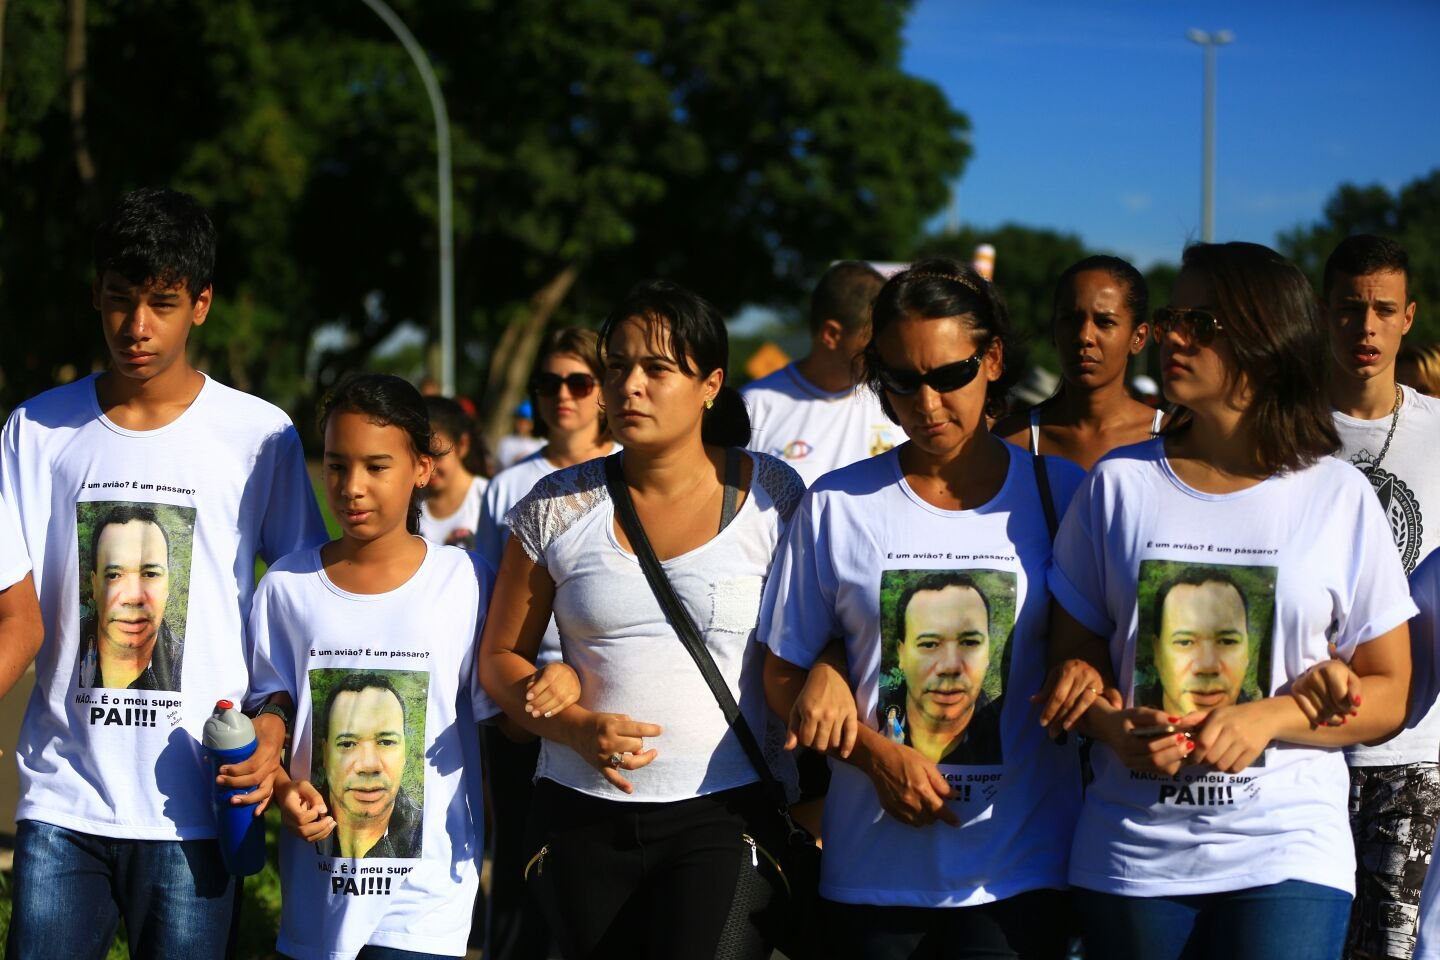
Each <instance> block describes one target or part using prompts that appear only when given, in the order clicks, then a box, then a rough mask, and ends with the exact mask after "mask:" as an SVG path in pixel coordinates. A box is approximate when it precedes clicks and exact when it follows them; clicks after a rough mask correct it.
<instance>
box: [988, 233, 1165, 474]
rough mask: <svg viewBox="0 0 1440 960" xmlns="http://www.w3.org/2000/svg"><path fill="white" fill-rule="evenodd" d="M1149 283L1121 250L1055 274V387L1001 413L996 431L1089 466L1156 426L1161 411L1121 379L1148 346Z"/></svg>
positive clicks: (1152, 432) (1036, 450)
mask: <svg viewBox="0 0 1440 960" xmlns="http://www.w3.org/2000/svg"><path fill="white" fill-rule="evenodd" d="M1148 297H1149V292H1148V288H1147V287H1146V285H1145V278H1144V277H1143V276H1141V274H1140V271H1139V270H1136V269H1135V268H1134V267H1133V266H1131V265H1130V264H1129V263H1127V262H1126V261H1124V260H1121V259H1120V258H1119V257H1108V256H1094V257H1086V258H1085V259H1084V260H1081V261H1080V262H1079V263H1076V264H1074V265H1072V266H1071V267H1070V268H1069V269H1067V270H1066V271H1065V272H1064V273H1062V274H1061V275H1060V279H1059V281H1058V282H1057V283H1056V284H1055V302H1054V306H1053V309H1052V312H1051V315H1050V336H1051V339H1052V340H1053V342H1054V344H1055V349H1056V350H1057V351H1058V352H1059V354H1060V378H1061V379H1060V389H1059V390H1057V391H1056V392H1055V395H1054V396H1052V397H1051V398H1050V399H1048V400H1046V401H1044V402H1043V403H1040V404H1039V405H1037V406H1034V407H1031V408H1030V409H1029V410H1022V411H1020V412H1018V413H1015V414H1012V415H1010V416H1008V417H1006V418H1005V419H1003V420H1001V421H1000V422H999V423H997V424H996V425H995V432H996V433H997V434H999V435H1000V436H1002V437H1004V438H1005V439H1006V440H1008V441H1009V442H1010V443H1013V444H1016V445H1017V446H1021V447H1025V448H1027V449H1029V451H1030V452H1031V453H1042V452H1043V453H1049V454H1054V455H1055V456H1060V457H1064V458H1065V459H1067V460H1070V461H1072V462H1074V463H1078V464H1080V466H1082V467H1084V468H1085V469H1086V470H1089V469H1090V468H1091V467H1093V466H1095V462H1096V461H1097V460H1099V459H1100V458H1101V457H1103V456H1104V455H1105V454H1107V453H1109V452H1110V451H1111V450H1113V449H1115V448H1116V447H1123V446H1126V445H1127V444H1131V443H1139V442H1141V441H1142V440H1146V439H1148V438H1150V437H1153V436H1155V434H1157V433H1159V432H1160V424H1161V421H1162V418H1163V417H1164V414H1163V412H1161V411H1159V410H1155V409H1152V408H1151V407H1149V406H1148V405H1146V404H1143V403H1141V402H1140V401H1139V400H1136V399H1135V398H1134V397H1133V396H1132V395H1131V393H1130V390H1129V389H1128V388H1127V386H1126V376H1127V374H1128V373H1129V370H1130V358H1131V357H1133V356H1135V355H1136V354H1138V353H1139V352H1140V351H1141V349H1143V348H1144V346H1145V338H1146V334H1147V332H1148V331H1149V326H1148V324H1147V323H1146V316H1145V313H1146V310H1147V308H1148Z"/></svg>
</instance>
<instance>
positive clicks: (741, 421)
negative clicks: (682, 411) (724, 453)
mask: <svg viewBox="0 0 1440 960" xmlns="http://www.w3.org/2000/svg"><path fill="white" fill-rule="evenodd" d="M700 439H701V440H703V441H705V442H706V443H709V444H713V445H714V446H717V447H748V446H750V410H749V408H748V407H746V406H745V399H744V398H743V397H741V396H740V391H739V390H736V389H735V388H734V387H732V386H730V385H729V384H725V385H722V386H721V387H720V392H719V393H717V394H716V395H715V406H713V407H711V408H710V409H709V410H706V411H705V419H704V420H703V421H702V422H701V424H700Z"/></svg>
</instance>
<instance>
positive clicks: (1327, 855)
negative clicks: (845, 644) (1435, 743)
mask: <svg viewBox="0 0 1440 960" xmlns="http://www.w3.org/2000/svg"><path fill="white" fill-rule="evenodd" d="M1151 330H1152V332H1153V333H1154V334H1155V335H1156V337H1157V338H1158V342H1159V345H1160V350H1161V359H1162V363H1163V376H1164V389H1165V397H1166V399H1167V400H1169V401H1170V402H1172V403H1174V404H1177V405H1178V406H1179V407H1180V408H1181V410H1180V411H1179V413H1178V414H1177V416H1176V418H1175V420H1174V421H1173V422H1172V424H1171V425H1170V426H1168V427H1167V428H1166V430H1165V431H1164V433H1163V435H1162V436H1161V437H1160V438H1157V439H1155V440H1153V441H1150V442H1149V443H1144V444H1139V445H1136V446H1132V447H1128V448H1125V449H1123V450H1119V451H1116V452H1114V453H1112V454H1111V455H1110V456H1108V457H1106V458H1105V459H1103V460H1102V461H1100V463H1099V464H1098V465H1097V466H1096V467H1095V469H1094V470H1093V471H1092V472H1091V473H1090V474H1089V475H1088V476H1087V477H1086V479H1085V481H1084V483H1082V484H1081V487H1080V490H1079V492H1078V493H1077V494H1076V496H1075V499H1074V501H1073V502H1072V504H1071V506H1070V510H1069V512H1068V514H1067V515H1066V517H1065V520H1064V523H1063V524H1062V526H1061V530H1060V535H1059V537H1058V538H1057V540H1056V544H1055V560H1054V565H1053V567H1052V569H1051V574H1050V587H1051V590H1052V591H1053V593H1054V594H1055V597H1056V600H1057V602H1058V608H1057V611H1056V614H1055V627H1054V632H1053V649H1052V654H1054V655H1078V656H1085V657H1088V658H1089V659H1090V660H1091V662H1092V664H1094V665H1095V666H1096V667H1097V669H1100V670H1101V671H1102V672H1104V673H1106V674H1112V673H1113V675H1115V676H1116V677H1117V678H1118V687H1119V689H1120V691H1121V693H1122V694H1123V698H1124V703H1125V705H1126V706H1125V707H1124V708H1117V707H1115V706H1114V705H1113V704H1112V703H1110V702H1109V701H1105V700H1100V701H1097V702H1096V703H1095V704H1093V705H1092V706H1091V707H1090V708H1089V710H1088V712H1087V713H1086V715H1085V717H1084V718H1083V720H1082V729H1085V730H1086V732H1087V733H1089V734H1090V735H1092V736H1093V737H1095V738H1096V739H1097V740H1099V741H1100V745H1099V746H1098V747H1097V749H1096V750H1095V753H1094V763H1095V781H1094V783H1092V784H1091V785H1090V788H1089V789H1088V790H1087V792H1086V795H1085V801H1084V805H1083V807H1082V810H1081V815H1080V822H1079V825H1078V827H1077V829H1076V832H1075V845H1074V848H1073V850H1072V854H1071V858H1070V882H1071V884H1072V885H1073V886H1074V887H1076V888H1077V891H1076V897H1077V906H1079V908H1080V913H1081V915H1082V917H1083V918H1084V922H1085V928H1086V931H1085V935H1086V943H1087V951H1089V952H1091V953H1093V954H1094V955H1095V956H1101V957H1106V958H1107V960H1127V958H1135V960H1139V958H1144V960H1171V958H1179V957H1185V958H1222V957H1223V958H1226V960H1231V958H1236V960H1249V958H1254V960H1260V958H1273V957H1279V956H1284V957H1288V958H1290V960H1312V958H1313V960H1333V958H1337V957H1339V956H1340V952H1341V949H1342V945H1343V942H1344V936H1345V926H1346V921H1347V919H1348V917H1349V903H1350V897H1351V894H1352V892H1353V885H1354V867H1355V865H1354V860H1353V847H1352V844H1351V840H1350V831H1349V824H1348V819H1347V815H1346V800H1347V792H1348V784H1349V778H1348V774H1347V772H1346V767H1345V758H1344V755H1343V752H1342V751H1341V748H1342V747H1344V746H1346V745H1348V744H1352V743H1360V742H1374V741H1378V740H1383V739H1384V738H1386V737H1388V736H1390V735H1392V734H1394V733H1395V731H1396V730H1397V729H1398V728H1399V727H1400V726H1401V725H1402V723H1403V722H1404V717H1405V708H1406V697H1407V692H1408V685H1409V679H1410V657H1409V640H1408V633H1407V628H1406V621H1407V620H1408V619H1409V618H1410V616H1411V615H1412V614H1413V613H1414V612H1415V607H1414V605H1413V604H1412V603H1411V602H1410V596H1409V593H1408V591H1407V588H1406V583H1405V575H1404V571H1403V570H1402V569H1401V567H1400V561H1399V558H1398V556H1397V555H1396V552H1395V548H1394V545H1393V544H1392V542H1391V538H1390V530H1389V525H1388V523H1387V522H1386V519H1385V517H1384V515H1383V513H1382V511H1381V510H1380V508H1379V504H1378V503H1377V501H1376V498H1375V495H1374V493H1373V492H1372V491H1371V489H1370V486H1369V484H1368V482H1367V481H1366V480H1365V478H1364V476H1363V475H1361V474H1360V473H1359V472H1357V471H1356V470H1354V469H1353V468H1351V467H1350V466H1349V465H1348V464H1346V463H1342V462H1341V461H1339V460H1336V459H1333V458H1332V457H1331V456H1330V454H1331V452H1332V451H1334V450H1335V449H1336V447H1337V446H1338V438H1337V437H1336V434H1335V429H1334V426H1333V423H1332V420H1331V415H1330V409H1329V406H1328V397H1329V394H1328V392H1327V390H1326V382H1325V381H1326V377H1327V376H1328V373H1329V370H1330V363H1329V352H1328V351H1329V339H1328V338H1329V334H1328V331H1327V330H1326V328H1325V325H1324V323H1323V322H1322V320H1321V318H1320V316H1319V314H1318V310H1317V304H1316V300H1315V295H1314V293H1313V292H1312V290H1311V288H1310V284H1309V282H1308V281H1307V280H1306V279H1305V276H1304V275H1303V274H1302V273H1301V272H1300V271H1299V270H1298V269H1296V268H1295V267H1294V266H1293V265H1292V264H1290V263H1288V262H1287V261H1285V260H1284V259H1283V258H1282V257H1280V255H1279V254H1276V253H1275V252H1274V251H1272V250H1269V249H1267V248H1265V247H1262V246H1259V245H1256V244H1248V243H1227V244H1202V245H1198V246H1193V247H1190V248H1189V249H1188V250H1186V251H1185V256H1184V262H1183V267H1182V269H1181V271H1180V275H1179V277H1178V278H1177V280H1176V282H1175V288H1174V292H1173V296H1172V305H1171V306H1170V307H1169V308H1166V309H1162V310H1158V311H1156V313H1155V317H1154V322H1153V323H1152V325H1151ZM1332 653H1333V657H1332ZM1347 664H1348V665H1347Z"/></svg>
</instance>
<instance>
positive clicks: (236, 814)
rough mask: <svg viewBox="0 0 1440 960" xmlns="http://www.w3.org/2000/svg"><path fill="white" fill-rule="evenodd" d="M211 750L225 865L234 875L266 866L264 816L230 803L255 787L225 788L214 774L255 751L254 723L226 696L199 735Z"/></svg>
mask: <svg viewBox="0 0 1440 960" xmlns="http://www.w3.org/2000/svg"><path fill="white" fill-rule="evenodd" d="M202 742H203V743H204V744H205V749H206V750H208V751H209V752H210V773H211V775H212V779H211V781H210V784H211V793H212V798H213V805H214V807H215V826H216V828H217V829H218V830H219V840H220V853H221V856H223V857H224V859H225V869H227V870H229V871H230V872H231V873H233V874H234V875H235V876H237V877H248V876H250V875H251V874H252V873H259V872H260V870H261V868H262V867H264V866H265V820H264V818H263V817H257V816H255V807H254V806H252V805H250V804H232V803H231V802H230V798H231V797H236V796H239V795H241V794H244V793H249V792H250V791H251V790H254V789H255V788H254V787H251V788H250V790H227V789H225V788H224V787H221V786H220V785H218V784H216V783H215V781H214V779H213V777H218V776H219V775H220V768H221V767H223V766H225V765H226V764H230V763H244V762H245V761H246V760H249V759H250V755H251V754H253V753H254V752H255V746H256V742H255V725H254V724H252V723H251V722H250V718H249V717H247V716H245V714H243V713H241V712H240V711H239V710H236V709H235V704H233V703H231V702H230V701H229V700H220V701H217V702H216V704H215V712H214V713H212V714H210V719H209V720H206V721H205V732H204V735H203V738H202Z"/></svg>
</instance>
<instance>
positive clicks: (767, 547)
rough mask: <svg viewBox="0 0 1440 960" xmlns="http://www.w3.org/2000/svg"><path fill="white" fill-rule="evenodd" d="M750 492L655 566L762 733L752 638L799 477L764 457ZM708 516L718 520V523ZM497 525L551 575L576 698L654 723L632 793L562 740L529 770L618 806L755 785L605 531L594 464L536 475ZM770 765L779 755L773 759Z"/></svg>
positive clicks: (606, 509)
mask: <svg viewBox="0 0 1440 960" xmlns="http://www.w3.org/2000/svg"><path fill="white" fill-rule="evenodd" d="M748 455H749V456H750V458H751V460H752V462H753V463H754V475H753V480H752V482H751V485H750V493H749V495H748V496H747V497H746V498H745V501H744V502H743V503H742V504H741V505H740V509H739V510H738V511H737V512H736V514H735V517H734V519H733V520H731V521H730V524H729V525H728V526H726V527H725V529H724V530H722V531H720V532H719V533H718V534H716V536H715V537H713V538H712V539H711V540H709V541H708V542H706V543H704V544H703V545H701V546H699V547H696V548H695V549H694V550H691V551H689V552H688V553H684V554H681V555H680V556H678V557H672V558H671V559H669V560H666V561H664V562H663V563H662V564H661V566H662V567H663V568H664V570H665V573H666V576H668V577H669V579H670V582H671V583H672V584H673V585H674V588H675V592H676V594H678V595H679V597H680V600H681V602H682V603H684V604H685V607H686V609H687V610H688V611H689V612H690V614H691V616H692V617H693V619H694V620H695V624H696V627H697V629H698V630H699V631H700V634H701V637H702V638H703V640H704V641H705V646H706V649H708V650H709V652H710V655H711V656H712V657H713V658H714V659H715V663H716V665H717V666H718V667H719V670H720V673H721V675H722V676H723V677H724V678H725V681H726V683H727V684H728V685H729V687H730V692H731V694H732V695H733V696H734V697H735V699H736V700H737V701H738V702H739V704H740V709H741V712H742V713H743V714H744V716H745V719H746V722H747V723H749V725H750V727H751V729H752V730H753V731H755V734H756V736H757V738H759V739H761V741H762V742H766V741H771V743H770V745H771V746H778V744H775V743H774V742H773V739H772V738H769V737H768V736H767V735H766V733H765V731H767V730H769V729H771V725H770V724H769V717H770V714H769V710H768V708H767V707H766V704H765V690H764V687H763V684H762V677H761V668H762V667H763V656H764V650H763V649H762V648H761V647H759V646H758V645H756V644H754V643H752V642H751V640H752V639H753V637H754V634H755V623H756V620H757V618H758V617H759V613H760V596H761V592H762V590H763V588H764V585H765V578H766V576H768V575H769V573H770V564H771V561H772V559H773V556H774V552H775V547H776V545H777V544H778V543H779V540H780V536H781V534H782V533H783V532H784V527H785V524H786V523H787V522H788V520H789V517H790V514H791V513H792V512H793V511H794V509H795V506H796V504H798V503H799V502H800V495H801V494H802V493H804V491H805V487H804V484H803V483H802V482H801V481H800V478H799V477H798V476H796V474H795V471H794V470H791V469H790V468H789V467H787V466H785V464H784V463H782V462H780V461H779V460H777V459H775V458H774V457H768V456H765V455H764V454H755V453H751V454H748ZM716 520H717V521H718V520H719V517H718V516H717V517H716ZM507 521H508V523H509V525H510V528H511V530H512V531H514V535H515V537H516V538H517V539H518V540H519V541H520V544H521V545H522V546H523V547H524V548H525V552H526V554H527V555H528V556H529V557H530V558H531V559H532V560H533V561H534V562H535V563H537V564H539V565H540V566H542V567H544V568H545V569H546V570H547V571H548V572H549V574H550V576H551V578H552V579H553V580H554V581H555V606H554V613H555V623H556V625H557V626H558V627H559V630H560V644H561V647H562V648H563V650H564V655H565V662H566V663H567V664H569V665H570V666H571V667H572V668H573V669H574V670H575V672H576V673H577V674H578V675H579V677H580V690H581V694H580V703H581V705H582V706H584V707H585V708H587V709H589V710H595V711H599V712H606V713H624V714H627V715H629V716H630V717H631V718H632V719H634V720H637V721H643V722H647V723H658V724H660V726H661V727H662V728H663V729H664V733H663V734H662V735H661V736H659V737H656V738H653V739H647V740H646V741H645V745H646V748H647V749H648V748H650V747H654V748H655V749H656V750H657V751H658V753H657V756H656V758H655V759H654V761H653V762H651V763H650V764H648V765H647V766H645V767H642V768H640V769H638V770H634V771H630V772H629V773H627V775H626V777H627V779H628V780H629V781H630V782H631V783H632V784H633V785H634V787H635V790H634V792H633V793H630V794H624V793H621V792H620V791H619V790H617V789H616V788H615V787H613V786H612V785H611V784H610V782H609V781H608V780H606V779H605V778H604V777H603V776H601V774H600V772H599V771H598V770H596V769H595V768H594V767H593V766H591V765H590V763H589V762H588V761H587V760H585V759H584V758H582V757H581V756H580V755H579V754H577V753H576V752H575V751H574V750H572V749H570V748H569V747H568V746H565V745H563V744H560V743H555V742H552V741H550V740H542V741H541V748H540V762H539V765H538V767H537V769H536V773H535V775H536V776H537V777H548V778H549V779H551V780H554V781H556V782H557V783H560V784H562V785H564V786H566V787H569V788H571V789H572V790H577V791H579V792H581V793H587V794H590V795H592V796H597V797H602V798H604V799H606V800H617V801H621V802H627V801H629V802H641V803H643V802H656V801H661V802H669V801H674V800H685V799H689V798H691V797H696V796H702V795H705V794H710V793H715V792H718V791H721V790H728V789H730V788H732V787H738V786H742V785H744V784H748V783H753V782H755V781H756V780H757V779H758V774H757V773H756V771H755V768H754V767H753V766H752V765H751V763H750V760H749V759H748V757H747V756H746V755H745V751H744V749H743V748H742V747H741V746H740V743H739V741H738V740H737V739H736V738H735V735H734V734H733V733H732V732H731V731H730V728H729V727H728V726H727V724H726V723H725V716H724V714H723V713H721V711H720V707H719V705H718V704H717V703H716V702H715V697H714V695H713V694H712V693H711V692H710V688H709V687H708V686H707V685H706V683H705V679H704V677H703V676H702V675H701V673H700V669H699V667H697V666H696V665H695V661H694V660H693V659H691V657H690V654H689V653H687V652H686V650H685V646H684V645H683V644H682V643H681V642H680V638H679V637H677V636H676V634H675V629H674V628H673V627H672V626H671V625H670V623H669V621H668V620H667V619H666V618H665V614H664V612H663V611H662V610H661V608H660V604H659V601H657V600H656V599H655V595H654V594H653V593H652V592H651V590H650V585H649V583H648V582H647V581H646V579H645V574H644V572H643V571H642V570H641V569H640V563H639V561H638V560H637V559H636V558H635V555H634V554H633V553H631V552H630V551H629V550H627V549H625V548H623V547H621V546H620V542H619V540H618V539H617V538H616V535H615V524H616V519H615V510H614V504H613V503H612V502H611V500H610V494H609V491H608V490H607V489H606V486H605V460H604V459H598V460H591V461H589V462H587V463H582V464H579V465H578V466H573V467H567V468H565V469H564V470H558V471H556V472H555V473H552V474H550V475H549V476H547V477H545V478H544V479H542V480H541V481H540V482H539V483H537V484H536V485H535V487H534V489H533V490H531V491H530V493H529V494H528V495H527V496H526V497H525V498H524V499H523V500H521V501H520V503H519V504H517V505H516V506H515V508H514V509H513V510H511V511H510V514H509V516H508V517H507ZM771 759H772V761H774V766H775V767H777V768H778V767H779V760H780V757H779V756H778V754H777V755H775V756H773V757H772V758H771Z"/></svg>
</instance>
